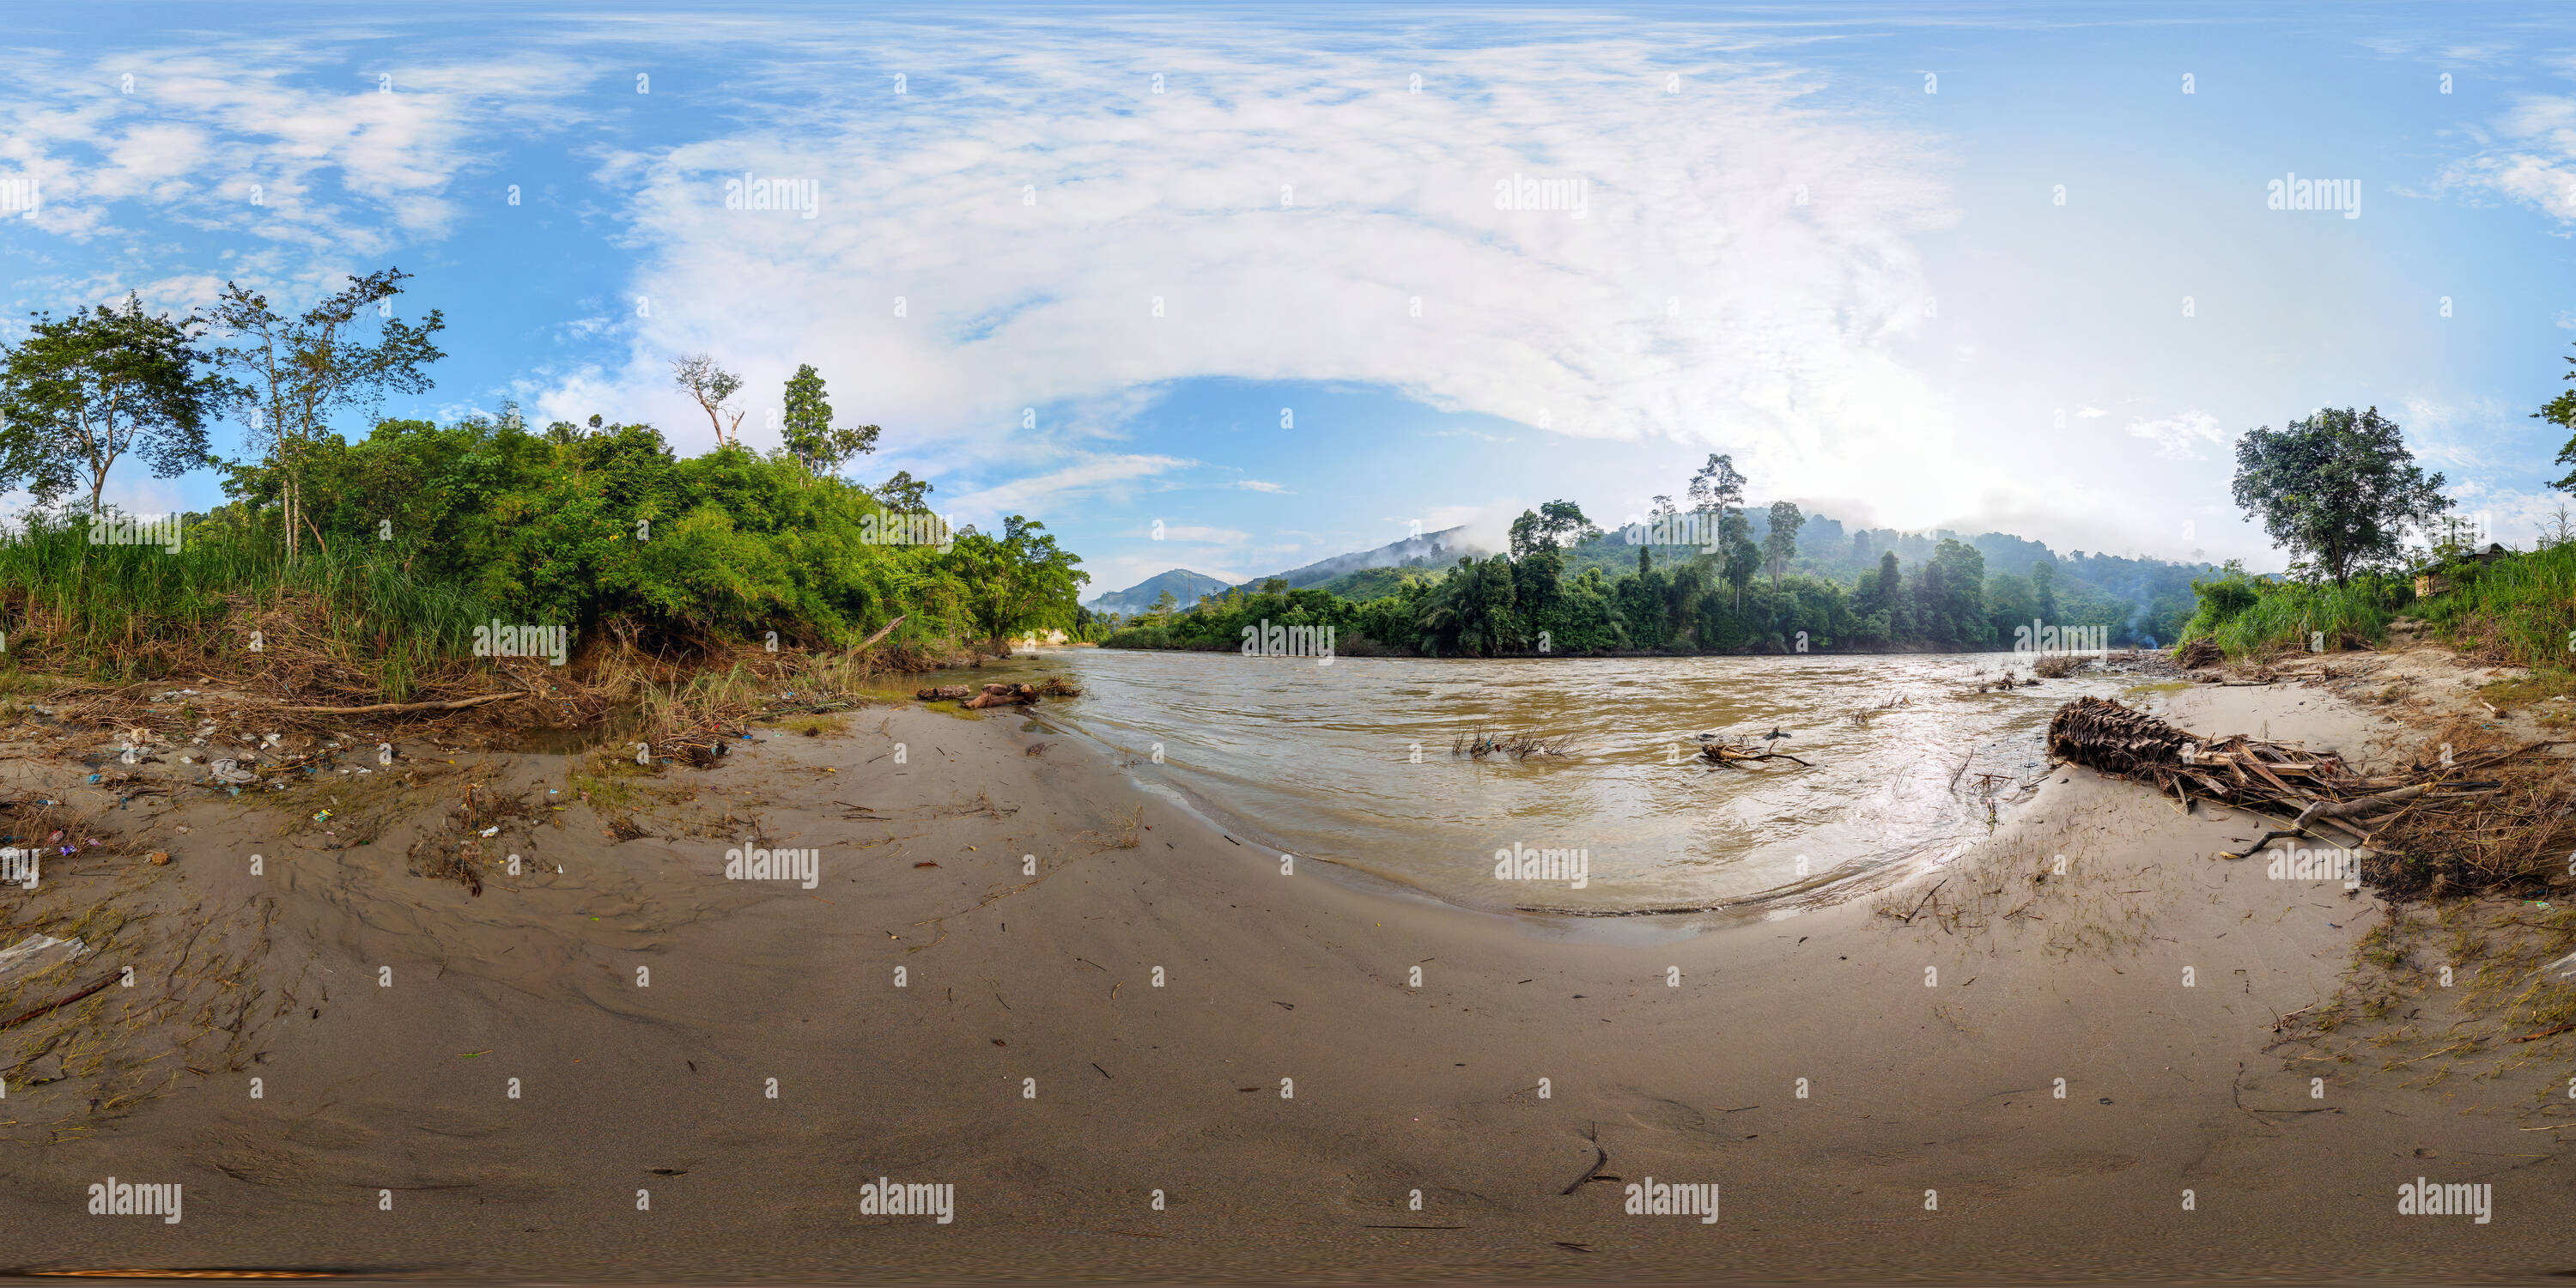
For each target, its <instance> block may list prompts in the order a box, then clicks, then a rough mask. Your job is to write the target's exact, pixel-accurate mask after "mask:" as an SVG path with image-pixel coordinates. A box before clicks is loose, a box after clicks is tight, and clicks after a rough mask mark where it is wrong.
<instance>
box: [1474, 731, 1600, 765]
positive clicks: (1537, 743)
mask: <svg viewBox="0 0 2576 1288" xmlns="http://www.w3.org/2000/svg"><path fill="white" fill-rule="evenodd" d="M1570 746H1572V742H1571V740H1569V739H1568V738H1566V737H1565V736H1564V735H1562V734H1534V733H1510V734H1507V733H1498V732H1496V731H1494V730H1491V729H1478V730H1476V731H1475V732H1473V733H1462V734H1459V735H1458V736H1457V737H1455V738H1452V739H1450V741H1449V754H1450V755H1452V756H1466V757H1469V758H1471V759H1475V760H1483V759H1484V758H1485V757H1487V756H1509V757H1511V758H1512V759H1514V760H1527V759H1529V758H1530V757H1532V756H1562V755H1564V754H1565V753H1566V749H1567V748H1568V747H1570Z"/></svg>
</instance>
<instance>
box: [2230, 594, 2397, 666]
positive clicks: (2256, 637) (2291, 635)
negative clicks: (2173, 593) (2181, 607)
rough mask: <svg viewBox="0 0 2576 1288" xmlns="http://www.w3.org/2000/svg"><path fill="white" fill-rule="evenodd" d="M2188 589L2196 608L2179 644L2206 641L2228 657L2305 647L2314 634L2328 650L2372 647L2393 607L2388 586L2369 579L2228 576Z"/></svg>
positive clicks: (2381, 635)
mask: <svg viewBox="0 0 2576 1288" xmlns="http://www.w3.org/2000/svg"><path fill="white" fill-rule="evenodd" d="M2192 590H2193V591H2194V592H2195V593H2196V594H2197V595H2198V596H2199V599H2200V608H2199V611H2198V612H2196V613H2194V614H2193V616H2192V619H2191V622H2190V623H2189V624H2188V625H2187V626H2185V627H2184V629H2183V638H2182V642H2184V643H2188V642H2190V641H2192V640H2195V639H2207V640H2209V641H2211V642H2212V643H2215V644H2216V645H2218V647H2219V648H2220V649H2221V650H2222V651H2224V652H2225V653H2226V654H2227V655H2228V656H2229V657H2261V656H2266V655H2269V654H2272V653H2279V652H2283V651H2289V650H2299V649H2305V648H2306V647H2307V646H2308V644H2309V642H2310V640H2311V639H2312V638H2313V637H2315V636H2317V635H2319V634H2322V635H2324V637H2325V642H2326V644H2327V645H2328V647H2333V646H2336V645H2339V644H2344V643H2359V644H2376V643H2378V642H2380V641H2381V640H2384V639H2386V638H2387V637H2388V623H2389V621H2390V619H2392V618H2393V617H2395V616H2396V609H2397V605H2396V603H2395V602H2394V600H2395V597H2396V596H2395V593H2394V591H2393V590H2392V588H2391V587H2390V586H2389V585H2385V584H2382V583H2380V582H2379V581H2377V580H2375V579H2362V580H2356V581H2354V582H2353V583H2352V584H2351V585H2349V586H2334V585H2327V584H2323V583H2318V584H2310V583H2307V582H2297V581H2277V580H2274V579H2272V578H2269V577H2247V576H2244V575H2242V574H2232V575H2229V576H2226V577H2220V578H2217V579H2214V580H2208V581H2195V582H2193V583H2192Z"/></svg>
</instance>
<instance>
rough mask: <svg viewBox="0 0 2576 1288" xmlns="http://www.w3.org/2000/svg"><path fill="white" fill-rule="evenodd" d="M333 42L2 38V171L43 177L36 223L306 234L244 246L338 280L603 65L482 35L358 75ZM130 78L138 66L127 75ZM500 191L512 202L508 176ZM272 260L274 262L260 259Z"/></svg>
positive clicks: (76, 234) (450, 199)
mask: <svg viewBox="0 0 2576 1288" xmlns="http://www.w3.org/2000/svg"><path fill="white" fill-rule="evenodd" d="M344 59H345V53H344V51H342V50H340V49H338V48H335V47H332V46H331V45H329V44H328V43H321V42H317V43H315V44H313V45H310V46H290V45H287V44H284V43H276V42H249V41H210V42H204V43H200V44H197V45H193V46H191V47H188V48H184V49H164V50H159V51H151V52H138V53H118V54H114V55H110V56H108V57H105V58H101V59H98V60H96V61H92V62H87V63H78V62H74V61H73V60H70V59H67V58H65V57H63V56H62V55H59V54H57V53H53V52H50V51H47V50H44V49H41V48H30V47H23V46H22V47H19V48H13V49H10V50H8V51H5V52H0V78H5V79H6V80H7V81H9V82H10V83H11V86H12V88H11V98H12V101H11V111H10V129H9V131H8V132H7V133H6V134H0V174H24V175H30V176H34V177H35V178H37V179H38V180H39V181H40V183H41V185H42V191H43V193H44V205H43V209H42V211H41V212H40V213H39V215H38V217H37V218H36V219H35V220H34V221H32V223H33V226H34V227H36V228H38V229H40V230H42V231H44V232H47V233H50V234H53V235H57V236H61V237H65V238H69V239H71V240H74V241H80V242H86V241H95V240H101V239H113V238H122V237H132V236H136V235H138V234H141V233H146V232H163V233H166V232H168V231H170V230H171V229H172V228H178V229H193V230H197V231H200V232H214V233H220V234H224V235H228V236H236V237H242V238H249V239H255V242H254V245H256V242H267V243H271V244H273V246H274V247H275V248H278V249H286V248H291V249H292V251H293V253H292V254H291V255H287V256H285V257H283V258H280V259H263V258H262V257H261V256H259V255H258V254H256V253H251V254H246V255H244V256H243V257H242V258H241V259H240V260H239V261H238V265H237V271H240V272H243V273H246V274H247V273H249V272H250V270H251V269H253V268H261V269H266V268H271V267H273V268H276V269H278V270H279V273H278V275H280V276H286V277H290V278H292V279H293V280H295V281H297V282H299V283H302V284H305V285H321V284H323V283H327V282H332V281H336V280H337V278H338V275H339V274H340V273H341V272H343V271H346V270H347V269H348V268H350V267H352V266H354V265H356V264H358V263H362V262H371V261H373V260H376V259H379V258H381V257H382V256H384V255H385V254H387V253H389V252H390V251H391V250H392V249H393V248H394V247H396V246H398V245H400V244H403V243H405V242H410V241H413V240H416V239H419V238H425V237H437V236H441V235H443V234H444V233H446V232H447V231H448V230H449V229H450V228H451V227H452V226H453V225H454V223H455V221H456V216H457V213H458V209H459V205H458V203H459V201H460V200H461V199H462V197H461V195H460V194H459V192H458V191H457V185H458V184H459V182H460V180H461V179H463V178H464V177H465V176H467V175H469V174H472V173H474V172H476V171H477V170H479V169H481V168H482V167H484V166H485V165H487V164H488V162H489V158H490V156H491V155H492V150H493V146H494V144H493V140H494V138H495V137H496V136H497V135H498V134H500V133H503V132H507V133H508V134H511V135H514V136H526V135H532V134H542V133H545V132H549V131H553V130H557V129H561V128H564V127H565V126H567V125H570V124H572V123H574V122H576V121H579V120H581V119H583V117H582V115H581V114H580V113H578V112H576V111H574V110H571V109H570V108H569V106H568V102H567V100H569V99H570V97H571V96H572V95H574V94H575V93H577V92H579V91H580V90H582V89H584V88H586V86H587V84H588V83H589V82H590V80H591V79H592V77H591V75H590V74H589V73H588V71H587V70H586V69H585V68H584V67H583V66H582V65H581V64H580V63H579V62H578V61H577V60H574V59H571V58H566V57H559V56H553V55H547V54H542V53H536V52H529V51H503V52H499V53H494V52H491V51H475V52H474V53H472V54H470V55H459V56H457V57H456V58H455V59H454V60H452V61H449V62H444V63H440V62H424V63H418V64H402V65H388V66H386V67H384V68H383V69H382V70H383V71H384V72H386V73H387V74H390V75H391V76H392V78H393V79H392V92H390V93H387V92H381V91H380V89H379V81H378V80H377V76H376V70H375V69H372V68H371V69H370V70H368V71H367V73H366V74H364V75H360V74H359V73H358V72H357V71H356V70H355V69H353V68H352V67H351V65H350V64H349V63H347V62H346V61H344ZM129 78H130V81H129ZM487 199H488V200H490V201H492V202H494V203H495V204H497V203H499V202H500V201H501V200H502V194H501V189H500V187H499V186H498V184H495V186H494V187H493V189H492V191H491V192H490V193H489V194H487ZM251 275H252V276H258V275H259V274H251Z"/></svg>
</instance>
